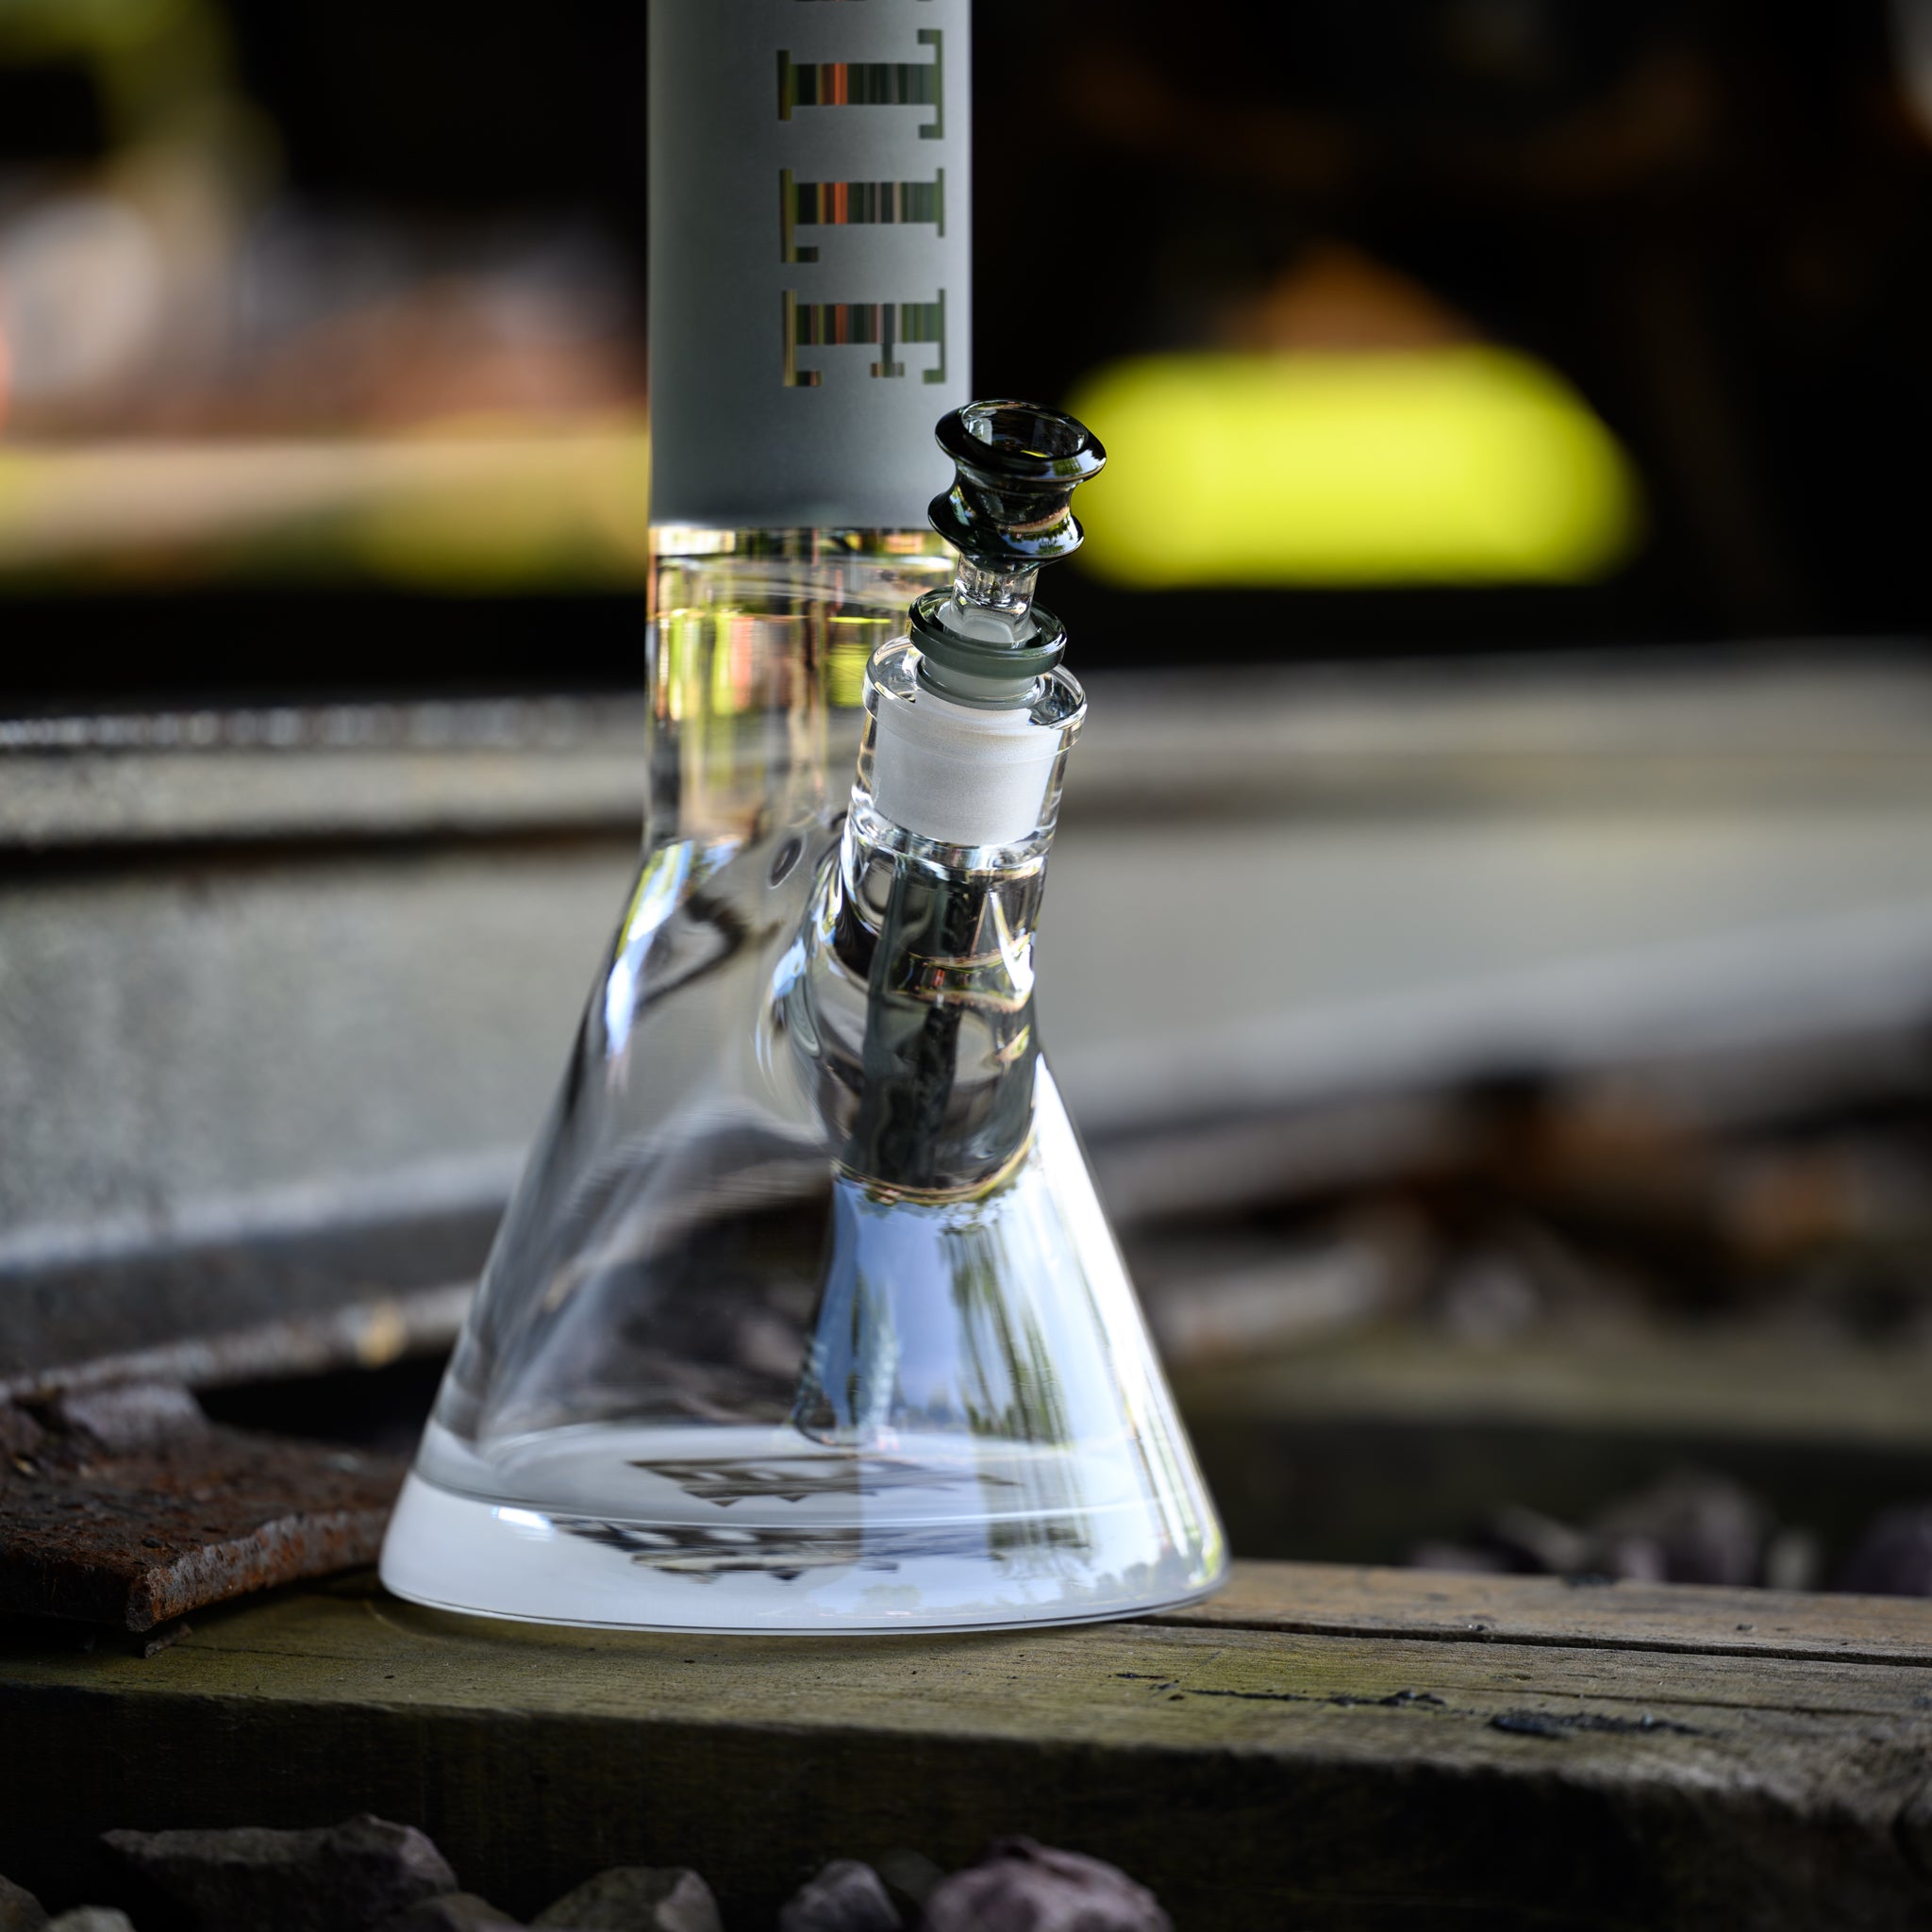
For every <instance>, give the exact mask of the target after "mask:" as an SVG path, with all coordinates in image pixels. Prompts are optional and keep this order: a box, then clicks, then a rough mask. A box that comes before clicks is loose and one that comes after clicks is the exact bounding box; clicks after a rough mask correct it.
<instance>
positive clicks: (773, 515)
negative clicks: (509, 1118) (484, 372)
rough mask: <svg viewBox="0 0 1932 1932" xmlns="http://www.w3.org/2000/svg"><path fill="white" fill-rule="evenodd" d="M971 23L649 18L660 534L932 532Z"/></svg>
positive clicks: (949, 350)
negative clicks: (676, 528) (806, 529)
mask: <svg viewBox="0 0 1932 1932" xmlns="http://www.w3.org/2000/svg"><path fill="white" fill-rule="evenodd" d="M969 22H970V0H845V4H842V5H840V4H827V0H652V4H651V42H650V58H651V72H650V102H649V108H650V129H649V133H650V167H651V183H650V222H651V232H650V277H651V284H650V330H651V435H652V447H651V521H652V523H653V524H656V525H667V524H671V525H708V526H711V527H715V528H724V529H759V528H763V529H771V528H787V527H802V526H815V527H821V528H823V527H828V526H831V527H837V526H846V527H862V528H864V527H884V528H910V529H923V528H924V525H925V506H926V504H927V502H928V500H929V499H930V498H931V497H932V496H933V495H935V494H936V493H937V492H938V491H941V489H943V488H944V487H945V485H946V483H947V481H948V465H947V463H946V460H945V458H943V457H942V456H941V454H940V453H939V451H938V450H937V449H935V448H934V446H933V440H932V425H933V424H934V422H935V421H937V420H938V418H939V417H941V415H943V414H944V413H945V412H946V411H947V410H948V409H951V408H958V406H960V405H961V404H963V403H965V402H966V401H967V400H968V399H969V397H970V396H971V394H972V383H971V371H970V369H969V367H968V348H969V326H970V316H971V312H972V286H971V280H970V260H971V237H972V219H971V216H972V210H971V207H970V204H969V200H968V195H969V179H968V173H969V165H970V159H971V153H972V147H971V128H970V108H971V99H972V96H971V92H970V87H969V80H970V66H969V62H970V53H971V50H970V47H969V45H968V25H969Z"/></svg>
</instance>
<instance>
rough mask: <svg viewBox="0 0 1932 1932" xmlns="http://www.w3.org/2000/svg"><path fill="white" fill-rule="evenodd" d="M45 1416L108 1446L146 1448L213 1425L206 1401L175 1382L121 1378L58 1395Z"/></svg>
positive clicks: (56, 1424)
mask: <svg viewBox="0 0 1932 1932" xmlns="http://www.w3.org/2000/svg"><path fill="white" fill-rule="evenodd" d="M42 1415H43V1417H44V1419H45V1420H46V1422H47V1423H48V1424H49V1425H50V1426H51V1427H54V1428H57V1429H61V1430H64V1431H66V1432H67V1433H69V1434H79V1435H83V1436H86V1437H88V1438H89V1439H90V1440H91V1441H94V1442H97V1443H99V1444H100V1446H101V1447H102V1448H103V1449H142V1448H145V1447H146V1446H147V1445H148V1444H149V1443H150V1442H160V1441H167V1440H168V1439H169V1438H170V1437H174V1436H180V1435H184V1434H189V1435H199V1434H202V1433H204V1432H205V1431H206V1430H207V1428H208V1417H207V1416H206V1415H204V1414H203V1413H202V1408H201V1404H200V1403H198V1402H197V1401H195V1399H194V1397H193V1396H192V1395H191V1394H190V1393H189V1391H187V1390H186V1389H183V1388H180V1387H179V1386H178V1385H176V1384H175V1383H173V1382H118V1383H114V1384H112V1385H110V1386H108V1387H107V1388H104V1389H75V1390H71V1391H67V1392H66V1393H64V1394H60V1395H56V1396H54V1397H52V1398H51V1399H50V1400H49V1401H48V1402H47V1403H46V1404H45V1406H44V1407H43V1409H42Z"/></svg>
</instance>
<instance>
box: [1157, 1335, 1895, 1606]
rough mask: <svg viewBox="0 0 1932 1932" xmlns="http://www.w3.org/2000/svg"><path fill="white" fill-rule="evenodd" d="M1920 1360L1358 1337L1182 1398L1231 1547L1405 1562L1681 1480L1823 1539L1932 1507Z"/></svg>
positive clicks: (1800, 1351)
mask: <svg viewBox="0 0 1932 1932" xmlns="http://www.w3.org/2000/svg"><path fill="white" fill-rule="evenodd" d="M1925 1391H1926V1373H1925V1365H1924V1361H1923V1360H1922V1359H1920V1358H1919V1357H1916V1356H1915V1355H1914V1354H1913V1353H1912V1352H1911V1351H1909V1350H1905V1349H1895V1350H1891V1351H1889V1352H1888V1351H1884V1350H1879V1349H1874V1348H1868V1347H1857V1346H1843V1345H1841V1346H1825V1345H1820V1344H1819V1343H1817V1342H1816V1341H1808V1342H1807V1341H1800V1340H1794V1339H1792V1338H1790V1337H1783V1338H1781V1337H1778V1336H1776V1335H1772V1336H1757V1337H1754V1336H1751V1335H1748V1334H1743V1333H1739V1332H1736V1331H1731V1332H1727V1333H1718V1332H1712V1333H1707V1334H1705V1335H1703V1336H1701V1337H1700V1336H1691V1335H1686V1334H1684V1333H1682V1332H1680V1331H1677V1330H1674V1329H1668V1328H1659V1329H1656V1330H1638V1331H1634V1332H1629V1333H1624V1334H1621V1335H1618V1336H1615V1337H1610V1336H1596V1335H1591V1336H1586V1337H1583V1338H1580V1339H1579V1338H1563V1337H1557V1338H1546V1339H1541V1340H1532V1341H1523V1342H1518V1343H1511V1344H1499V1345H1497V1346H1494V1347H1478V1346H1475V1345H1471V1344H1464V1345H1457V1344H1455V1343H1452V1342H1449V1341H1443V1340H1441V1338H1438V1337H1435V1336H1431V1335H1427V1334H1422V1333H1409V1332H1407V1331H1400V1330H1385V1331H1381V1332H1375V1333H1364V1334H1358V1335H1355V1336H1350V1337H1346V1338H1341V1339H1338V1340H1337V1341H1334V1342H1333V1343H1331V1344H1328V1345H1325V1346H1322V1347H1315V1348H1308V1349H1306V1350H1301V1351H1298V1352H1296V1353H1294V1354H1292V1355H1284V1356H1277V1357H1270V1358H1266V1359H1260V1360H1255V1361H1251V1362H1246V1363H1242V1364H1239V1365H1228V1366H1224V1367H1217V1368H1213V1369H1208V1370H1202V1371H1197V1372H1193V1373H1189V1374H1183V1375H1181V1376H1180V1377H1179V1378H1177V1382H1176V1389H1175V1392H1176V1394H1177V1395H1178V1396H1179V1398H1180V1402H1181V1407H1182V1409H1183V1411H1184V1413H1185V1414H1186V1416H1187V1418H1188V1424H1189V1429H1190V1432H1191V1435H1192V1437H1193V1441H1194V1447H1195V1449H1196V1451H1197V1452H1198V1454H1199V1456H1200V1457H1201V1463H1202V1467H1203V1469H1204V1471H1205V1472H1206V1474H1207V1476H1208V1483H1209V1486H1210V1487H1211V1488H1212V1490H1213V1491H1214V1495H1215V1500H1216V1501H1217V1502H1218V1503H1219V1504H1220V1506H1221V1509H1222V1514H1223V1517H1224V1521H1225V1523H1226V1524H1227V1529H1228V1534H1229V1537H1230V1538H1231V1539H1232V1541H1233V1542H1234V1545H1235V1547H1236V1548H1237V1549H1240V1550H1243V1551H1245V1552H1247V1553H1249V1554H1251V1555H1254V1556H1257V1557H1321V1558H1324V1559H1326V1560H1333V1559H1337V1558H1341V1559H1344V1560H1347V1561H1352V1562H1363V1563H1399V1562H1401V1561H1402V1560H1403V1558H1404V1557H1405V1556H1406V1555H1407V1551H1408V1550H1409V1549H1410V1548H1411V1547H1412V1546H1413V1545H1414V1544H1415V1543H1417V1542H1418V1541H1424V1540H1429V1539H1436V1540H1440V1539H1453V1538H1456V1537H1458V1536H1464V1535H1468V1534H1470V1533H1471V1532H1473V1531H1474V1530H1475V1529H1476V1528H1477V1526H1478V1525H1479V1524H1481V1523H1482V1522H1483V1521H1484V1520H1485V1519H1486V1518H1487V1517H1488V1516H1489V1515H1490V1514H1491V1512H1493V1511H1494V1510H1495V1508H1496V1507H1498V1505H1500V1504H1504V1503H1519V1504H1524V1505H1526V1506H1527V1507H1531V1508H1534V1509H1538V1510H1541V1512H1543V1513H1544V1514H1546V1515H1550V1516H1554V1517H1557V1518H1558V1519H1560V1520H1562V1521H1565V1522H1571V1523H1581V1522H1584V1521H1586V1520H1588V1519H1589V1518H1590V1517H1591V1516H1592V1515H1593V1514H1595V1513H1596V1512H1597V1511H1598V1510H1600V1509H1602V1508H1603V1507H1605V1506H1606V1505H1607V1504H1608V1503H1610V1502H1611V1501H1612V1500H1614V1499H1615V1498H1616V1497H1618V1496H1620V1495H1627V1494H1629V1493H1631V1492H1632V1491H1637V1490H1640V1489H1643V1488H1645V1487H1647V1486H1649V1485H1650V1484H1652V1483H1655V1482H1657V1481H1659V1480H1660V1479H1662V1478H1664V1477H1665V1476H1668V1475H1669V1474H1672V1473H1673V1472H1674V1471H1678V1470H1681V1469H1684V1468H1686V1467H1690V1468H1702V1469H1707V1470H1716V1471H1722V1472H1723V1473H1724V1474H1726V1475H1728V1476H1730V1477H1731V1478H1733V1479H1734V1480H1736V1481H1738V1482H1740V1483H1741V1484H1742V1485H1743V1486H1744V1487H1745V1488H1747V1489H1748V1490H1750V1491H1753V1492H1754V1493H1755V1494H1757V1495H1758V1496H1761V1497H1762V1498H1763V1499H1764V1501H1765V1502H1766V1503H1767V1504H1768V1505H1769V1506H1770V1507H1772V1508H1773V1509H1774V1511H1775V1512H1776V1514H1777V1515H1778V1517H1779V1518H1780V1519H1781V1520H1782V1521H1783V1522H1786V1523H1789V1524H1795V1525H1800V1526H1802V1527H1804V1528H1806V1529H1807V1530H1810V1531H1813V1532H1815V1533H1816V1534H1817V1535H1818V1536H1819V1537H1820V1538H1821V1539H1822V1541H1823V1543H1824V1554H1825V1557H1826V1570H1827V1574H1829V1570H1830V1568H1831V1566H1832V1565H1833V1564H1835V1563H1836V1562H1838V1561H1840V1560H1842V1558H1843V1557H1845V1556H1846V1555H1847V1554H1848V1553H1849V1550H1850V1549H1851V1547H1852V1546H1853V1545H1854V1544H1855V1543H1856V1541H1857V1538H1858V1537H1859V1535H1860V1534H1861V1533H1862V1532H1863V1530H1864V1528H1865V1527H1866V1525H1867V1524H1869V1523H1870V1522H1871V1520H1872V1518H1873V1516H1874V1514H1875V1513H1876V1512H1877V1511H1878V1510H1880V1509H1883V1508H1887V1507H1892V1506H1893V1505H1896V1504H1900V1503H1905V1502H1909V1501H1915V1500H1917V1499H1918V1498H1920V1497H1922V1496H1924V1495H1926V1494H1927V1493H1932V1403H1928V1402H1927V1400H1926V1393H1925Z"/></svg>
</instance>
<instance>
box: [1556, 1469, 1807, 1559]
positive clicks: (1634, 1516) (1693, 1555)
mask: <svg viewBox="0 0 1932 1932" xmlns="http://www.w3.org/2000/svg"><path fill="white" fill-rule="evenodd" d="M1591 1528H1592V1530H1593V1531H1594V1533H1595V1535H1596V1536H1597V1538H1598V1539H1599V1540H1600V1541H1602V1542H1603V1543H1604V1544H1606V1545H1607V1546H1609V1547H1611V1548H1616V1547H1618V1546H1619V1545H1622V1546H1624V1547H1625V1548H1626V1549H1627V1548H1629V1547H1631V1546H1632V1540H1648V1541H1650V1542H1652V1543H1654V1544H1655V1545H1656V1546H1657V1549H1658V1550H1659V1551H1661V1552H1662V1556H1663V1564H1664V1574H1666V1576H1667V1577H1668V1578H1669V1580H1670V1581H1671V1582H1673V1583H1724V1584H1747V1583H1756V1582H1757V1578H1758V1574H1759V1572H1760V1570H1761V1568H1762V1565H1763V1561H1764V1545H1765V1541H1766V1539H1767V1538H1768V1537H1769V1536H1770V1534H1771V1531H1772V1528H1773V1524H1772V1520H1771V1513H1770V1511H1769V1510H1767V1509H1766V1508H1765V1507H1764V1505H1763V1504H1762V1503H1760V1502H1758V1501H1757V1498H1756V1497H1755V1496H1753V1495H1751V1494H1750V1493H1749V1491H1745V1490H1742V1489H1740V1487H1739V1486H1738V1485H1737V1484H1736V1483H1734V1482H1729V1481H1726V1480H1725V1479H1724V1477H1723V1476H1713V1475H1699V1474H1694V1473H1691V1472H1686V1473H1684V1474H1678V1475H1674V1476H1668V1477H1666V1478H1665V1479H1664V1481H1662V1482H1660V1483H1658V1484H1657V1486H1656V1487H1655V1488H1653V1489H1649V1490H1645V1491H1642V1492H1641V1494H1639V1495H1635V1496H1632V1497H1629V1498H1628V1499H1627V1500H1626V1501H1624V1502H1622V1503H1619V1504H1617V1505H1615V1506H1614V1507H1611V1508H1610V1509H1607V1510H1606V1511H1605V1512H1604V1514H1603V1515H1602V1516H1600V1517H1599V1518H1598V1519H1597V1520H1596V1522H1595V1523H1594V1524H1592V1525H1591Z"/></svg>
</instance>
